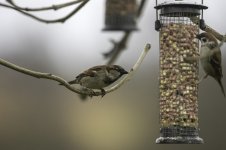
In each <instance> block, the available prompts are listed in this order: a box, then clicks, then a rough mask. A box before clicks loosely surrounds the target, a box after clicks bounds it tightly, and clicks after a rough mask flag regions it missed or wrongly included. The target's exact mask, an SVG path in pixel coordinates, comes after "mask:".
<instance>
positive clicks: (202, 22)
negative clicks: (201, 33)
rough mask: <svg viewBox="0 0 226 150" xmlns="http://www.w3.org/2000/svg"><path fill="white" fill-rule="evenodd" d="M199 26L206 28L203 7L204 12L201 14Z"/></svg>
mask: <svg viewBox="0 0 226 150" xmlns="http://www.w3.org/2000/svg"><path fill="white" fill-rule="evenodd" d="M203 1H204V0H202V5H203ZM199 27H200V29H202V30H205V28H206V24H205V21H204V19H203V9H202V14H201V19H200V22H199Z"/></svg>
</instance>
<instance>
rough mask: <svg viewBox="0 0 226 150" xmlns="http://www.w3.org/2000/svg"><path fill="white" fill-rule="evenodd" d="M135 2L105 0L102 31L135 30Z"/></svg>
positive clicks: (133, 0)
mask: <svg viewBox="0 0 226 150" xmlns="http://www.w3.org/2000/svg"><path fill="white" fill-rule="evenodd" d="M137 9H138V5H137V1H136V0H106V9H105V28H104V29H103V30H104V31H133V30H137V27H136V19H137Z"/></svg>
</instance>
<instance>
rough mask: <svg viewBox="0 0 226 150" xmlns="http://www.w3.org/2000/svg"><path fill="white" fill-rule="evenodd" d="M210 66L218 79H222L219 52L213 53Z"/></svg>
mask: <svg viewBox="0 0 226 150" xmlns="http://www.w3.org/2000/svg"><path fill="white" fill-rule="evenodd" d="M210 64H211V65H212V66H213V68H214V70H215V73H216V75H217V76H218V77H220V78H222V77H223V74H222V65H221V51H220V50H219V51H218V52H216V53H214V54H213V55H212V56H210Z"/></svg>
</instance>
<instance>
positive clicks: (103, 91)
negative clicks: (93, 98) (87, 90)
mask: <svg viewBox="0 0 226 150" xmlns="http://www.w3.org/2000/svg"><path fill="white" fill-rule="evenodd" d="M100 90H101V97H104V95H105V94H106V91H105V90H104V89H100Z"/></svg>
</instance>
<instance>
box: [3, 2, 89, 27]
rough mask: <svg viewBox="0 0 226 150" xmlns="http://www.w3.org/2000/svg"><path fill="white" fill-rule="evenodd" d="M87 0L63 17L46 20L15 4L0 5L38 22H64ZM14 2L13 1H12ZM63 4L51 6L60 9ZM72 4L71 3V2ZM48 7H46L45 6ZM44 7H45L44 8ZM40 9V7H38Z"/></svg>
mask: <svg viewBox="0 0 226 150" xmlns="http://www.w3.org/2000/svg"><path fill="white" fill-rule="evenodd" d="M88 1H89V0H83V2H81V4H80V5H79V6H77V7H76V8H75V9H74V10H72V11H71V12H70V13H69V14H67V15H66V16H65V17H62V18H59V19H53V20H48V19H42V18H39V17H37V16H35V15H33V14H30V13H28V12H26V11H25V10H23V9H20V7H18V6H16V5H12V6H11V5H6V4H3V3H0V6H2V7H5V8H9V9H13V10H15V11H18V12H20V13H22V14H23V15H25V16H28V17H31V18H33V19H35V20H37V21H40V22H44V23H64V22H65V21H67V20H68V19H69V18H71V17H72V16H73V15H75V14H76V13H77V12H78V11H79V10H80V9H81V8H82V7H83V6H84V5H85V4H86V3H87V2H88ZM13 4H14V3H13ZM63 5H64V4H61V6H60V5H55V6H58V7H55V6H54V5H53V6H52V9H60V8H63V7H66V6H63ZM65 5H67V6H70V5H69V4H68V3H67V4H65ZM71 5H72V4H71ZM46 8H48V7H46ZM46 8H45V9H46ZM38 9H40V8H38ZM39 11H41V10H39Z"/></svg>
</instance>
